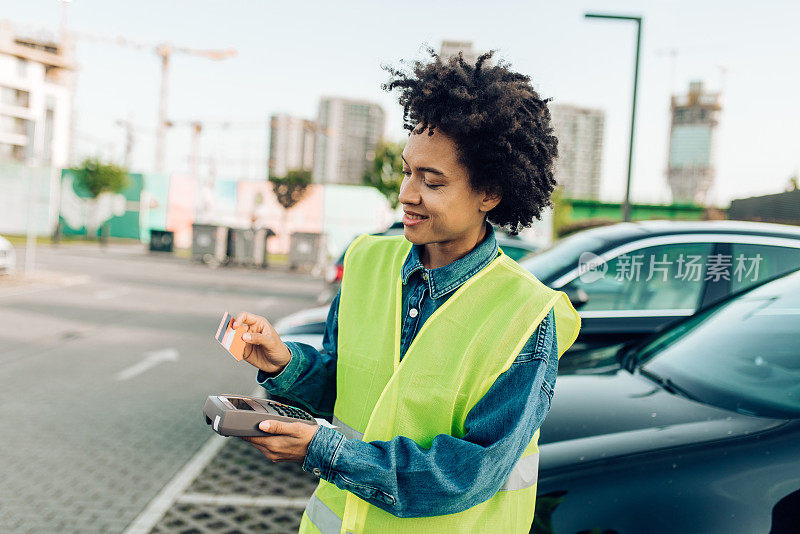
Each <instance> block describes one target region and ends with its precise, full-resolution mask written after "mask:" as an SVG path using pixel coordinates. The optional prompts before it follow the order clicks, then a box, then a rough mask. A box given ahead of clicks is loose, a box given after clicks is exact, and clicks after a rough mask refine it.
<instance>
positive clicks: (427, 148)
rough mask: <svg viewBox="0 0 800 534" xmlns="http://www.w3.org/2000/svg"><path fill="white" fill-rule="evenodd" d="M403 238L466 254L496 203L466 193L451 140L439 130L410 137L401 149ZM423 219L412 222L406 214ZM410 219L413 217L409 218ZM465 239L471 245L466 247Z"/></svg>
mask: <svg viewBox="0 0 800 534" xmlns="http://www.w3.org/2000/svg"><path fill="white" fill-rule="evenodd" d="M403 175H404V178H403V183H402V184H401V186H400V196H399V200H400V203H401V204H403V211H404V212H406V214H405V215H404V217H403V224H404V227H405V231H404V234H405V237H406V239H408V240H409V241H411V242H412V243H415V244H417V245H425V244H431V243H441V244H442V246H447V247H448V248H450V247H452V248H454V249H459V248H464V247H463V246H462V245H466V250H470V249H471V248H472V247H473V246H474V245H475V242H474V240H475V239H476V237H477V236H480V235H482V230H483V228H482V225H483V221H484V219H485V215H486V212H487V211H489V210H491V209H492V208H494V207H495V206H496V205H497V204H498V203H499V202H500V199H499V198H497V197H492V196H490V195H487V194H485V193H481V192H477V191H474V190H473V189H472V187H471V186H470V183H469V177H468V176H469V175H468V172H467V168H466V167H464V166H463V165H462V164H461V163H460V162H459V161H458V153H457V147H456V143H455V141H454V140H453V139H452V138H451V137H449V136H448V135H447V134H444V133H442V132H441V130H439V129H436V130H434V134H433V135H428V132H427V131H425V132H424V133H422V134H418V133H416V131H415V133H412V134H411V135H409V137H408V142H407V143H406V147H405V149H404V150H403ZM411 213H416V214H419V215H422V216H424V217H425V218H424V219H423V220H421V221H417V220H413V219H411V218H410V217H409V214H411ZM412 217H413V216H412ZM470 240H472V242H471V243H470Z"/></svg>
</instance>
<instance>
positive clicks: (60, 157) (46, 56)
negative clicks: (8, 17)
mask: <svg viewBox="0 0 800 534" xmlns="http://www.w3.org/2000/svg"><path fill="white" fill-rule="evenodd" d="M62 45H63V43H56V42H54V40H52V39H49V38H42V37H40V36H39V37H32V36H25V35H22V34H21V33H19V32H17V31H16V30H15V28H14V27H13V26H12V25H11V24H9V23H8V22H0V162H29V163H33V164H34V165H40V166H53V167H59V168H63V167H66V166H68V163H69V162H68V160H69V146H70V129H71V128H70V121H71V111H72V93H73V90H72V87H73V84H72V76H73V75H74V67H73V65H72V51H71V47H70V46H62Z"/></svg>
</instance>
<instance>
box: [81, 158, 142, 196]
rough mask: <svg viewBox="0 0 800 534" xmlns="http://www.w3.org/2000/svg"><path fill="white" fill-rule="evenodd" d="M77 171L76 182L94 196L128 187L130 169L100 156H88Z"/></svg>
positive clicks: (118, 191)
mask: <svg viewBox="0 0 800 534" xmlns="http://www.w3.org/2000/svg"><path fill="white" fill-rule="evenodd" d="M73 170H75V171H76V174H77V176H76V179H75V184H76V185H77V186H78V187H80V188H83V189H85V190H86V191H88V192H89V194H90V195H91V197H92V198H97V197H98V196H100V194H101V193H106V192H108V193H121V192H122V191H124V190H125V188H126V187H128V184H129V180H128V170H127V169H125V168H123V167H118V166H116V165H114V164H113V163H103V162H102V161H100V159H99V158H86V159H85V160H83V163H81V165H80V166H79V167H76V168H75V169H73Z"/></svg>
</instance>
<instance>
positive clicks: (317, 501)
mask: <svg viewBox="0 0 800 534" xmlns="http://www.w3.org/2000/svg"><path fill="white" fill-rule="evenodd" d="M410 250H411V243H410V242H409V241H407V240H406V239H405V237H404V236H402V235H401V236H390V237H385V236H370V235H362V236H360V237H359V238H358V239H356V241H354V242H353V244H352V245H351V246H350V248H349V249H348V250H347V253H346V254H345V260H344V279H343V280H342V291H341V296H340V300H339V333H338V348H337V351H338V352H337V354H338V359H337V366H336V403H335V405H334V410H333V416H334V417H333V424H334V425H337V426H338V427H339V429H340V430H341V431H342V432H343V433H344V435H345V436H346V437H347V438H350V439H363V440H365V441H374V440H382V441H389V440H391V439H392V438H394V437H395V436H400V435H402V436H406V437H409V438H411V439H413V440H414V441H415V442H416V443H417V444H419V445H420V446H421V447H424V448H426V449H429V448H430V446H431V443H432V441H433V439H434V438H435V437H436V436H437V435H439V434H447V435H451V436H455V437H459V438H460V437H463V436H464V434H465V433H466V431H465V428H464V421H465V419H466V416H467V414H468V413H469V411H470V409H472V407H473V406H475V404H476V403H477V402H478V401H479V400H480V399H481V398H482V397H483V396H484V395H485V394H486V392H487V391H488V390H489V388H490V387H491V385H492V384H493V383H494V381H495V380H496V379H497V377H498V376H500V374H501V373H503V372H504V371H505V370H507V369H508V368H509V367H510V366H511V364H512V363H513V361H514V360H515V358H516V356H517V355H518V354H519V352H520V351H521V350H522V347H523V346H524V345H525V343H526V341H527V340H528V339H529V338H530V336H531V335H533V332H534V331H535V329H536V327H537V326H538V325H539V323H540V322H541V321H542V319H543V318H544V317H545V316H546V315H547V313H548V312H549V311H550V309H551V308H554V310H555V318H556V336H557V341H558V353H559V354H558V356H559V358H560V357H561V354H563V353H564V351H566V350H567V349H568V348H569V347H570V345H572V343H573V342H574V341H575V338H576V337H577V336H578V330H579V329H580V317H579V316H578V314H577V312H576V311H575V309H574V308H573V307H572V305H571V304H570V301H569V299H568V298H567V296H566V295H565V294H564V293H563V292H560V291H554V290H552V289H550V288H548V287H546V286H545V285H544V284H542V283H541V282H539V281H538V280H537V279H536V278H535V277H534V276H533V275H531V274H530V273H529V272H528V271H526V270H525V269H524V268H522V267H520V265H519V264H517V263H516V262H515V261H513V260H511V259H510V258H509V257H508V256H507V255H505V254H503V253H502V250H501V251H500V252H501V253H500V254H499V255H498V256H497V257H496V258H495V259H494V260H492V262H491V263H490V264H489V265H488V266H486V267H485V268H484V269H482V270H481V271H480V272H478V273H477V274H475V275H474V276H473V277H472V278H470V279H469V280H467V281H466V282H465V283H464V284H463V285H462V286H461V287H459V288H458V289H457V290H456V292H455V293H454V294H453V295H452V296H450V298H449V299H447V301H446V302H445V303H444V304H443V305H442V306H440V307H439V308H438V309H437V310H436V311H435V312H434V313H433V315H431V317H430V318H428V320H427V321H426V322H425V324H424V325H423V326H422V328H421V329H420V331H419V333H418V334H417V336H416V337H415V338H414V340H413V341H412V343H411V346H410V347H409V348H408V351H407V352H406V354H405V356H404V357H403V360H402V362H401V361H400V328H401V317H402V310H401V307H402V303H401V301H402V287H401V284H402V281H401V274H400V271H401V268H402V266H403V263H404V261H405V259H406V257H407V255H408V253H409V251H410ZM519 393H520V394H525V392H519ZM538 440H539V430H538V429H537V430H536V432H535V433H534V436H533V439H532V440H531V442H530V443H529V444H528V446H527V447H526V448H525V450H524V452H523V453H522V456H521V457H520V458H519V460H518V461H517V463H516V465H515V467H514V468H513V470H512V471H511V474H510V475H509V477H508V478H507V480H506V481H505V483H504V484H503V486H502V487H501V488H500V490H499V491H497V492H496V493H495V494H494V495H493V496H492V497H491V498H489V499H488V500H486V501H484V502H482V503H480V504H478V505H475V506H473V507H471V508H469V509H466V510H463V511H461V512H458V513H454V514H447V515H440V516H433V517H412V518H400V517H397V516H394V515H392V514H391V513H389V512H386V511H385V510H383V509H381V508H379V507H377V506H374V505H372V504H370V503H368V502H367V501H365V500H363V499H362V498H359V496H357V495H355V494H354V493H351V492H350V491H345V490H342V489H340V488H338V487H337V486H336V485H334V484H332V483H330V482H327V481H325V480H320V482H319V486H318V487H317V489H316V490H315V492H314V495H313V496H312V497H311V499H310V501H309V503H308V505H307V507H306V509H305V512H304V513H303V519H302V523H301V525H300V532H301V533H310V532H322V533H324V534H329V533H330V534H334V533H337V534H338V533H355V534H362V533H363V534H369V533H378V534H396V533H406V532H408V533H413V534H431V533H450V532H488V533H494V532H497V533H512V532H519V533H527V532H528V531H529V530H530V527H531V523H532V521H533V511H534V505H535V501H536V481H537V476H538V467H539V448H538ZM335 477H336V475H334V481H336V480H335ZM419 491H420V492H424V491H425V488H419ZM362 497H366V498H373V497H374V498H378V499H382V500H384V502H387V504H389V503H391V502H392V499H394V497H392V496H390V495H386V494H384V493H382V492H379V491H378V492H377V493H376V492H375V491H374V490H370V489H365V490H364V492H363V495H362Z"/></svg>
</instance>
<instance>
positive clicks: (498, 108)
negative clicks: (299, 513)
mask: <svg viewBox="0 0 800 534" xmlns="http://www.w3.org/2000/svg"><path fill="white" fill-rule="evenodd" d="M430 54H431V56H432V61H430V62H428V63H423V62H416V63H415V64H414V69H413V72H412V73H404V72H400V71H398V70H395V69H391V68H388V70H389V72H390V74H391V78H390V81H389V82H388V83H387V84H385V85H384V88H385V89H387V90H389V91H392V90H395V89H397V90H399V92H400V97H399V100H400V103H401V104H402V105H403V107H404V127H405V128H406V129H408V130H409V131H410V132H411V133H410V135H409V138H408V141H407V143H406V146H405V149H404V151H403V174H404V178H403V182H402V185H401V188H400V195H399V200H400V202H401V203H402V204H403V211H404V212H405V215H404V217H403V224H404V225H405V227H404V235H403V236H392V237H379V236H367V235H364V236H361V237H359V238H358V239H357V240H356V241H355V242H354V243H353V244H352V245H351V246H350V247H349V248H348V251H347V254H346V256H345V269H344V279H343V281H342V287H341V290H340V292H339V294H338V295H337V296H336V298H335V299H334V301H333V303H332V305H331V310H330V313H329V316H328V322H327V326H326V331H325V337H324V341H323V345H324V349H325V350H324V351H323V352H321V353H320V352H318V351H316V350H315V349H314V348H313V347H310V346H308V345H304V344H302V343H291V342H290V343H285V344H284V343H283V342H281V340H280V338H279V337H278V335H277V334H276V332H275V331H274V329H273V328H272V326H271V325H270V324H269V322H268V321H267V320H266V319H264V318H262V317H257V316H253V315H251V314H248V313H243V314H241V315H240V316H239V317H237V321H241V322H243V323H245V324H247V325H248V327H249V331H250V333H249V334H246V341H247V342H248V345H247V348H246V352H245V360H246V361H247V362H249V363H250V364H252V365H254V366H255V367H257V368H258V369H259V373H258V382H259V383H260V384H261V385H262V386H263V387H264V388H266V389H267V391H269V392H270V393H271V394H273V395H277V396H279V397H283V398H285V399H288V400H290V401H293V402H296V403H297V404H299V405H301V406H303V407H305V408H307V409H308V410H310V411H312V412H314V413H315V414H317V415H325V416H332V418H331V420H332V422H333V424H334V425H336V427H337V428H329V427H317V428H315V427H309V426H308V425H304V424H302V423H294V424H275V423H272V424H271V425H270V426H269V427H268V426H267V425H266V423H264V424H263V427H262V429H263V430H267V429H268V431H269V432H270V433H273V434H275V435H274V436H268V437H263V438H247V439H248V441H250V442H251V443H252V444H253V445H255V446H256V447H257V448H258V449H259V450H260V451H261V452H263V453H264V455H265V456H266V457H267V458H269V459H270V460H272V461H275V462H281V461H293V462H301V463H302V466H303V469H304V470H306V471H309V472H311V473H313V474H315V475H316V476H318V477H320V478H321V480H320V485H319V487H318V488H317V490H316V492H315V493H314V496H313V497H312V498H311V500H310V502H309V505H308V507H307V508H306V511H305V513H304V515H303V522H302V525H301V528H300V530H301V532H320V531H321V532H340V531H341V532H382V533H390V532H391V533H394V532H417V533H421V532H425V533H427V532H456V531H458V532H528V530H529V529H530V525H531V521H532V518H533V511H534V503H535V492H536V474H537V471H538V447H537V441H538V436H539V427H540V426H541V424H542V421H543V420H544V418H545V416H546V414H547V412H548V410H549V408H550V401H551V398H552V394H553V388H554V387H555V381H556V374H557V368H558V357H559V356H560V355H561V354H562V353H563V352H564V351H565V350H566V349H567V348H568V347H569V346H570V345H571V344H572V342H573V341H574V340H575V338H576V336H577V332H578V328H579V326H580V320H579V318H578V315H577V313H576V312H575V310H574V309H573V308H572V306H571V305H570V304H569V300H568V299H567V298H566V296H565V295H564V294H563V293H561V292H556V291H553V290H551V289H549V288H546V287H545V286H543V285H542V284H541V283H540V282H538V280H536V279H535V278H534V277H533V276H532V275H531V274H530V273H528V272H527V271H525V270H524V269H522V268H521V267H519V265H517V264H516V263H515V262H513V261H511V260H510V259H509V258H508V257H507V256H505V255H504V254H503V253H502V252H501V251H500V250H499V249H498V246H497V241H496V239H495V236H494V229H493V227H492V225H491V224H489V223H494V224H496V225H498V226H501V227H507V228H509V230H510V231H511V233H513V234H516V233H518V231H519V230H520V229H522V228H524V227H527V226H530V225H531V223H532V221H533V219H535V218H539V217H540V214H541V210H542V209H543V208H544V207H545V206H547V205H549V204H550V194H551V193H552V191H553V188H554V186H555V181H554V179H553V163H554V158H555V157H556V153H557V150H556V145H557V141H556V138H555V137H554V136H553V134H552V128H551V125H550V115H549V112H548V110H547V105H546V102H547V101H546V100H542V99H540V98H539V95H538V94H537V93H536V91H534V90H533V88H532V87H531V85H530V79H529V78H528V77H527V76H523V75H522V74H518V73H514V72H512V71H511V70H510V69H509V68H508V66H507V65H505V64H497V65H491V64H490V62H489V59H490V58H491V56H492V53H491V52H490V53H486V54H484V55H482V56H481V57H480V58H479V59H478V60H477V62H476V63H475V64H474V65H472V64H469V63H466V62H465V61H464V60H463V58H462V57H461V56H460V55H459V56H458V57H453V58H450V59H449V60H447V61H443V60H442V59H441V58H440V57H439V56H437V55H436V54H435V53H434V52H433V51H430Z"/></svg>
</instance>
